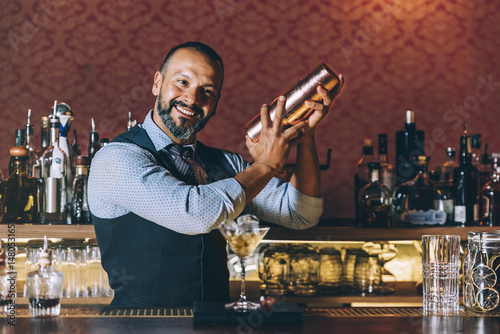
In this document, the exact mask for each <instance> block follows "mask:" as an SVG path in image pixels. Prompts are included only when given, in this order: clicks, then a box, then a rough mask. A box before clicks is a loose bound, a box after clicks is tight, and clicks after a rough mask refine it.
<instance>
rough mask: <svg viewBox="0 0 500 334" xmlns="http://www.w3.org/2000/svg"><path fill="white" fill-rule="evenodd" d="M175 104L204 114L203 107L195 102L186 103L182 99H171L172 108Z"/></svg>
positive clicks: (170, 105)
mask: <svg viewBox="0 0 500 334" xmlns="http://www.w3.org/2000/svg"><path fill="white" fill-rule="evenodd" d="M174 106H180V107H183V108H186V109H191V110H192V111H194V112H195V113H196V114H198V115H203V109H201V108H200V107H198V106H197V105H195V104H191V105H188V104H187V103H184V102H182V101H179V100H175V99H174V100H171V101H170V102H169V107H170V109H172V108H173V107H174Z"/></svg>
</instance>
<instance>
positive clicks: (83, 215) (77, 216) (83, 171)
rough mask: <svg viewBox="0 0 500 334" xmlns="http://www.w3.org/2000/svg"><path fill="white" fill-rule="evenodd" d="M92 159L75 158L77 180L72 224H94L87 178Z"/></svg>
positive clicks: (74, 182) (73, 199) (72, 205)
mask: <svg viewBox="0 0 500 334" xmlns="http://www.w3.org/2000/svg"><path fill="white" fill-rule="evenodd" d="M89 164H90V159H89V157H87V156H82V155H78V156H76V157H75V163H74V165H75V179H74V181H73V196H72V201H71V223H72V224H92V218H91V216H90V210H89V205H88V202H87V178H88V168H89Z"/></svg>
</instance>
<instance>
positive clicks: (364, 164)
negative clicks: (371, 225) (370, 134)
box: [354, 138, 376, 226]
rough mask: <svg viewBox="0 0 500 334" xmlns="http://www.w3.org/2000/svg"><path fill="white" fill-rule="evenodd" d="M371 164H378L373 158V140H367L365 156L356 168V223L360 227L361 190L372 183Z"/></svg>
mask: <svg viewBox="0 0 500 334" xmlns="http://www.w3.org/2000/svg"><path fill="white" fill-rule="evenodd" d="M369 162H376V160H375V157H374V156H373V145H372V140H371V139H369V138H366V139H365V140H364V144H363V156H362V157H361V159H360V160H359V161H358V164H357V167H356V173H355V174H354V206H355V214H356V223H357V224H358V226H359V216H358V213H359V208H358V204H359V203H358V195H359V190H360V189H361V188H363V187H364V186H365V185H367V184H368V183H369V182H370V174H369V171H368V163H369Z"/></svg>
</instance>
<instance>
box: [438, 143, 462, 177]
mask: <svg viewBox="0 0 500 334" xmlns="http://www.w3.org/2000/svg"><path fill="white" fill-rule="evenodd" d="M456 155H457V150H456V149H455V148H454V147H447V148H446V156H447V157H448V159H447V160H446V162H445V163H443V164H442V165H440V166H438V173H439V182H442V183H444V182H446V183H449V182H451V183H452V184H453V170H454V169H455V167H458V162H457V161H456V160H455V157H456Z"/></svg>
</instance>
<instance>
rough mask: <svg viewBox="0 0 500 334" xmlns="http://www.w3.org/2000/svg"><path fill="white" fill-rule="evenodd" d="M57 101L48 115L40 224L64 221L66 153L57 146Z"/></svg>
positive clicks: (43, 156)
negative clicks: (48, 136)
mask: <svg viewBox="0 0 500 334" xmlns="http://www.w3.org/2000/svg"><path fill="white" fill-rule="evenodd" d="M56 105H57V101H56V102H55V103H54V108H53V113H52V114H51V115H50V117H49V120H50V141H51V144H50V146H49V147H48V148H47V150H46V151H45V153H43V155H42V158H41V161H42V164H41V165H42V182H43V207H42V210H41V215H40V216H41V217H40V219H41V223H42V224H64V223H66V210H65V206H66V184H65V175H66V166H67V163H66V159H67V157H66V154H65V153H64V151H63V150H61V148H60V147H59V126H60V123H59V117H58V116H57V115H56V114H55V110H56V109H57V107H56Z"/></svg>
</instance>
